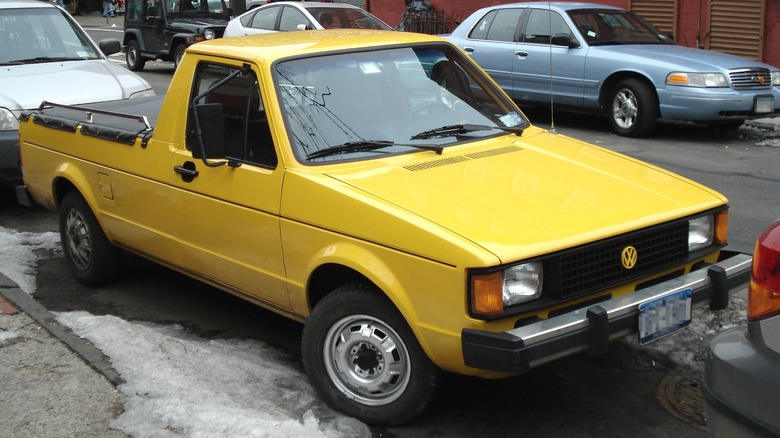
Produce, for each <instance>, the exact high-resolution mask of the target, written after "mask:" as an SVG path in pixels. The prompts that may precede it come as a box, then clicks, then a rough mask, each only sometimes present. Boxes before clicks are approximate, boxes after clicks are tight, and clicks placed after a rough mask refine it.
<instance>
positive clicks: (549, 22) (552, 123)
mask: <svg viewBox="0 0 780 438" xmlns="http://www.w3.org/2000/svg"><path fill="white" fill-rule="evenodd" d="M547 25H548V29H549V30H548V32H549V34H550V35H549V37H550V43H549V44H548V45H547V47H548V48H549V50H550V132H552V133H553V134H557V133H558V132H557V131H556V130H555V112H554V111H553V110H554V106H555V98H554V97H553V96H554V93H553V91H554V90H553V88H554V87H553V47H552V4H551V2H549V1H548V2H547Z"/></svg>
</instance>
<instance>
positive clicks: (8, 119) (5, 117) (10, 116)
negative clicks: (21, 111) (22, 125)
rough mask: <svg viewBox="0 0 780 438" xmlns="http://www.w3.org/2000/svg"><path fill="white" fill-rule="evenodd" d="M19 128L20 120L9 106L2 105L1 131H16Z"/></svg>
mask: <svg viewBox="0 0 780 438" xmlns="http://www.w3.org/2000/svg"><path fill="white" fill-rule="evenodd" d="M17 129H19V120H17V119H16V116H15V115H14V113H12V112H11V110H9V109H8V108H3V107H0V131H14V130H17Z"/></svg>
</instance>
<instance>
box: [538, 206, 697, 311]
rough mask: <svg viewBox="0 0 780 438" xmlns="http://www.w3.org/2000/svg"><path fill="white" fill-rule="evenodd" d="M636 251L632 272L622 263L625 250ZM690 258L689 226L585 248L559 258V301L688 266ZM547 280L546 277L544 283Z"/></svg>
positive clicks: (676, 225)
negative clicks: (674, 267)
mask: <svg viewBox="0 0 780 438" xmlns="http://www.w3.org/2000/svg"><path fill="white" fill-rule="evenodd" d="M628 246H633V247H634V248H636V252H637V255H638V257H637V261H636V265H635V266H634V267H633V268H631V269H626V268H625V267H623V265H622V263H621V254H622V251H623V249H624V248H626V247H628ZM687 258H688V222H687V221H680V222H676V223H673V224H668V225H663V226H660V227H654V228H650V229H647V230H642V231H639V232H636V233H630V234H627V235H623V236H618V237H615V238H612V239H607V240H604V241H600V242H596V243H593V244H590V245H585V246H583V247H580V248H575V249H573V250H571V251H567V252H564V253H562V254H560V255H559V258H558V262H559V263H560V265H559V266H560V274H561V275H560V277H559V278H560V281H561V283H560V285H559V286H560V292H559V293H560V298H570V297H574V296H578V295H582V294H586V293H589V292H593V291H596V290H601V289H605V288H608V287H611V286H614V285H616V284H619V283H623V282H626V281H630V280H632V279H634V278H638V277H641V276H643V275H647V274H650V273H653V272H659V271H662V270H664V269H666V268H670V267H673V266H676V265H678V264H680V263H682V262H685V261H686V260H687ZM546 280H547V278H546V276H545V281H546Z"/></svg>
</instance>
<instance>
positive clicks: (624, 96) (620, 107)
mask: <svg viewBox="0 0 780 438" xmlns="http://www.w3.org/2000/svg"><path fill="white" fill-rule="evenodd" d="M638 114H639V109H638V107H637V101H636V95H634V93H633V92H632V91H631V90H629V89H626V88H624V89H622V90H620V91H618V92H617V94H615V98H614V99H613V100H612V118H613V119H614V120H615V123H616V124H617V125H618V126H619V127H621V128H623V129H629V128H631V127H632V126H634V124H635V123H636V119H637V117H638Z"/></svg>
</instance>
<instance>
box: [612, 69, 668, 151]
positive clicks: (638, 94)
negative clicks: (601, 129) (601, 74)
mask: <svg viewBox="0 0 780 438" xmlns="http://www.w3.org/2000/svg"><path fill="white" fill-rule="evenodd" d="M608 111H609V121H610V122H611V123H612V129H613V130H614V131H615V132H616V133H618V134H619V135H623V136H626V137H645V136H647V135H648V134H650V132H652V131H653V128H655V123H656V119H658V98H657V97H656V95H655V92H654V91H653V90H652V89H650V87H648V86H647V85H646V84H645V83H644V82H642V81H640V80H638V79H632V78H629V79H623V80H622V81H620V82H618V83H617V85H615V87H614V88H613V91H612V94H611V96H610V99H609V106H608Z"/></svg>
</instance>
